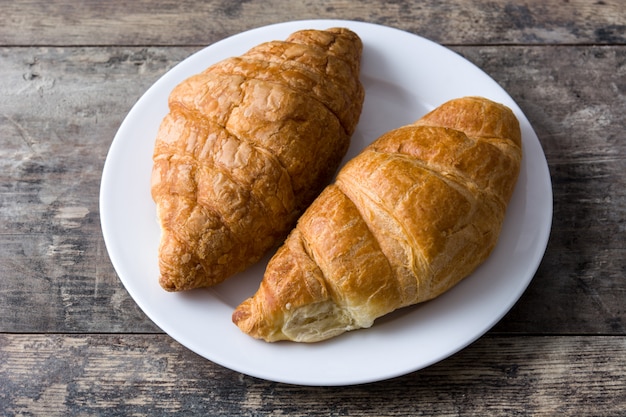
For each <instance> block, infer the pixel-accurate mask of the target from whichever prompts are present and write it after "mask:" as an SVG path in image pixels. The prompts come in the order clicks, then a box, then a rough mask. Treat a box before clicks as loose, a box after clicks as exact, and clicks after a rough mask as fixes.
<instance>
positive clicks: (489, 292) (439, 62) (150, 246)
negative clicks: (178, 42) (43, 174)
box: [100, 20, 552, 385]
mask: <svg viewBox="0 0 626 417" xmlns="http://www.w3.org/2000/svg"><path fill="white" fill-rule="evenodd" d="M333 26H344V27H348V28H350V29H352V30H353V31H355V32H356V33H358V34H359V36H360V37H361V39H362V40H363V44H364V51H363V60H362V77H361V78H362V82H363V84H364V86H365V89H366V99H365V104H364V109H363V113H362V115H361V119H360V123H359V126H358V128H357V131H356V133H355V134H354V136H353V139H352V145H351V148H350V150H349V152H348V155H347V156H346V159H347V158H351V157H353V156H354V155H356V154H357V153H358V152H359V151H360V150H361V149H362V148H363V147H364V146H365V145H366V144H368V143H369V142H371V141H372V140H374V139H376V138H377V137H378V136H379V135H380V134H382V133H383V132H385V131H388V130H390V129H393V128H396V127H399V126H402V125H404V124H407V123H410V122H413V121H414V120H416V119H418V118H419V117H421V116H422V115H423V114H424V113H426V112H427V111H428V110H431V109H432V108H434V107H436V106H438V105H439V104H441V103H443V102H444V101H447V100H449V99H452V98H456V97H461V96H467V95H480V96H484V97H488V98H490V99H492V100H495V101H498V102H501V103H504V104H506V105H507V106H509V107H510V108H511V109H512V110H513V111H514V112H515V114H516V115H517V117H518V118H519V120H520V123H521V128H522V135H523V152H524V159H523V163H522V168H521V174H520V178H519V181H518V184H517V186H516V189H515V193H514V195H513V198H512V201H511V203H510V206H509V210H508V212H507V216H506V219H505V223H504V226H503V229H502V234H501V237H500V240H499V242H498V245H497V247H496V248H495V250H494V252H493V253H492V255H491V257H490V258H489V259H488V260H487V262H485V263H484V264H483V265H482V266H481V267H480V268H479V269H478V270H477V271H475V273H474V274H472V275H471V276H470V277H468V278H466V279H465V280H464V281H462V282H461V283H460V284H459V285H457V286H456V287H454V288H453V289H452V290H450V291H449V292H447V293H445V294H444V295H442V296H441V297H439V298H437V299H435V300H433V301H430V302H427V303H424V304H421V305H418V306H414V307H409V308H405V309H402V310H400V311H397V312H394V313H392V314H390V315H389V316H386V317H384V318H381V319H379V320H378V321H377V322H376V323H375V324H374V326H373V327H372V328H370V329H365V330H358V331H353V332H349V333H346V334H344V335H341V336H339V337H337V338H335V339H332V340H329V341H325V342H321V343H315V344H296V343H290V342H280V343H274V344H269V343H265V342H262V341H258V340H254V339H252V338H251V337H249V336H247V335H245V334H243V333H241V332H240V330H239V329H238V328H237V327H236V326H235V325H234V324H232V322H231V314H232V311H233V310H234V308H235V307H236V306H237V305H238V304H239V303H240V302H241V301H243V300H244V299H245V298H247V297H249V296H251V295H252V294H253V293H254V292H255V291H256V289H257V287H258V285H259V282H260V280H261V277H262V275H263V271H264V268H265V264H266V262H267V258H266V259H265V261H264V262H261V263H259V264H258V265H256V266H255V267H253V268H251V269H250V270H248V271H246V272H244V273H242V274H240V275H238V276H236V277H233V278H231V279H230V280H228V281H226V282H224V283H223V284H220V285H219V286H217V287H215V288H212V289H201V290H194V291H190V292H185V293H168V292H165V291H164V290H162V289H161V288H160V287H159V284H158V282H157V276H158V266H157V246H158V241H159V227H158V224H157V221H156V212H155V204H154V203H153V201H152V199H151V197H150V172H151V168H152V160H151V158H152V150H153V145H154V139H155V137H156V133H157V129H158V126H159V123H160V122H161V119H162V118H163V116H165V114H166V112H167V97H168V95H169V93H170V91H171V90H172V88H173V87H174V86H175V85H177V84H178V83H179V82H181V81H182V80H183V79H185V78H187V77H188V76H190V75H193V74H195V73H197V72H200V71H202V70H203V69H204V68H206V67H207V66H209V65H210V64H212V63H214V62H216V61H218V60H221V59H224V58H227V57H229V56H233V55H239V54H241V53H243V52H245V51H247V50H248V49H249V48H251V47H253V46H254V45H256V44H258V43H260V42H262V41H269V40H274V39H284V38H286V37H287V36H288V35H289V34H290V33H292V32H294V31H296V30H299V29H305V28H318V29H325V28H329V27H333ZM100 210H101V211H100V214H101V222H102V230H103V234H104V239H105V242H106V246H107V250H108V252H109V256H110V258H111V261H112V263H113V265H114V267H115V270H116V272H117V274H118V275H119V277H120V279H121V281H122V282H123V284H124V286H125V287H126V289H127V290H128V292H129V293H130V295H131V296H132V297H133V299H134V300H135V301H136V302H137V304H138V305H139V306H140V308H141V309H142V310H143V311H144V312H145V313H146V314H147V315H148V317H150V319H151V320H153V321H154V322H155V323H156V324H157V325H158V326H159V327H160V328H161V329H163V331H165V332H166V333H167V334H169V335H170V336H171V337H173V338H174V339H175V340H177V341H178V342H180V343H181V344H182V345H184V346H186V347H187V348H189V349H191V350H192V351H194V352H196V353H198V354H199V355H202V356H203V357H205V358H206V359H209V360H211V361H213V362H215V363H218V364H220V365H222V366H225V367H228V368H230V369H233V370H235V371H238V372H242V373H244V374H247V375H251V376H255V377H259V378H264V379H267V380H272V381H277V382H285V383H291V384H301V385H348V384H358V383H365V382H372V381H378V380H383V379H387V378H391V377H395V376H399V375H402V374H406V373H409V372H412V371H416V370H419V369H421V368H424V367H426V366H429V365H431V364H433V363H435V362H438V361H440V360H442V359H445V358H446V357H448V356H450V355H452V354H453V353H455V352H457V351H459V350H460V349H462V348H464V347H466V346H467V345H468V344H470V343H471V342H473V341H474V340H476V339H477V338H479V337H480V336H481V335H483V334H484V333H485V332H486V331H487V330H489V329H490V328H491V327H492V326H493V325H494V324H495V323H496V322H498V320H500V319H501V318H502V316H503V315H504V314H505V313H506V312H507V311H509V309H510V308H511V307H512V306H513V304H514V303H515V302H516V301H517V300H518V299H519V297H520V296H521V294H522V293H523V292H524V290H525V289H526V287H527V286H528V284H529V282H530V281H531V279H532V277H533V275H534V274H535V272H536V269H537V267H538V265H539V263H540V261H541V258H542V256H543V254H544V251H545V248H546V244H547V241H548V236H549V233H550V226H551V220H552V189H551V182H550V175H549V171H548V167H547V163H546V159H545V156H544V154H543V151H542V149H541V145H540V143H539V140H538V139H537V136H536V134H535V133H534V131H533V129H532V127H531V126H530V124H529V122H528V120H527V118H526V117H525V116H524V114H523V113H522V111H521V110H520V108H519V107H518V106H517V104H516V103H515V102H514V101H513V100H512V99H511V97H510V96H509V95H508V94H507V93H506V92H505V91H504V90H503V89H502V88H501V87H500V86H499V85H498V84H497V83H496V82H495V81H494V80H492V79H491V78H490V77H489V76H488V75H486V74H485V73H484V72H482V71H481V70H480V69H478V68H477V67H476V66H474V65H473V64H471V63H470V62H468V61H467V60H465V59H464V58H462V57H460V56H459V55H457V54H456V53H454V52H452V51H450V50H448V49H446V48H444V47H442V46H440V45H437V44H435V43H433V42H431V41H428V40H426V39H423V38H421V37H419V36H415V35H412V34H409V33H406V32H403V31H400V30H396V29H392V28H388V27H384V26H378V25H374V24H368V23H362V22H353V21H337V20H330V21H329V20H313V21H296V22H288V23H281V24H276V25H271V26H266V27H262V28H258V29H254V30H250V31H248V32H244V33H241V34H238V35H235V36H232V37H230V38H227V39H224V40H222V41H220V42H217V43H215V44H213V45H211V46H209V47H207V48H205V49H203V50H201V51H199V52H197V53H196V54H194V55H192V56H190V57H189V58H187V59H186V60H184V61H183V62H181V63H180V64H178V65H177V66H176V67H174V68H173V69H172V70H170V71H169V72H168V73H166V74H165V75H164V76H163V77H162V78H161V79H159V80H158V81H157V82H156V83H155V84H154V85H153V86H152V87H151V88H150V89H149V90H148V91H147V92H146V93H145V94H144V95H143V96H142V97H141V99H140V100H139V101H138V102H137V103H136V105H135V106H134V107H133V108H132V110H131V111H130V112H129V114H128V116H127V117H126V119H125V120H124V122H123V123H122V125H121V126H120V128H119V131H118V132H117V135H116V136H115V138H114V140H113V143H112V145H111V148H110V151H109V154H108V156H107V160H106V163H105V166H104V171H103V175H102V183H101V192H100Z"/></svg>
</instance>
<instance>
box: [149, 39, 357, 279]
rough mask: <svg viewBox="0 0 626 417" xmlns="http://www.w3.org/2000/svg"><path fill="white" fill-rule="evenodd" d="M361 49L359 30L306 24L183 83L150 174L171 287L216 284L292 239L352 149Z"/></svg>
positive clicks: (163, 274) (162, 264) (163, 270)
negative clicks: (308, 27) (311, 27)
mask: <svg viewBox="0 0 626 417" xmlns="http://www.w3.org/2000/svg"><path fill="white" fill-rule="evenodd" d="M361 52H362V43H361V40H360V38H359V37H358V36H357V35H356V34H355V33H353V32H352V31H350V30H348V29H345V28H331V29H328V30H324V31H320V30H303V31H299V32H296V33H293V34H292V35H290V36H289V37H288V38H287V39H286V40H285V41H272V42H267V43H263V44H260V45H258V46H256V47H254V48H252V49H251V50H249V51H248V52H246V53H244V54H243V55H241V56H237V57H232V58H229V59H226V60H224V61H221V62H218V63H216V64H214V65H212V66H210V67H209V68H207V69H206V70H204V71H203V72H201V73H199V74H196V75H194V76H191V77H190V78H188V79H186V80H184V81H183V82H182V83H180V84H179V85H178V86H176V87H175V88H174V89H173V91H172V92H171V94H170V96H169V99H168V105H169V113H168V114H167V116H166V117H165V118H164V119H163V121H162V123H161V125H160V127H159V131H158V134H157V138H156V141H155V146H154V154H153V170H152V179H151V193H152V197H153V199H154V201H155V203H156V206H157V217H158V220H159V223H160V227H161V240H160V243H159V251H158V257H159V270H160V277H159V283H160V284H161V286H162V287H163V288H164V289H166V290H168V291H179V290H187V289H192V288H198V287H206V286H211V285H215V284H217V283H219V282H221V281H223V280H225V279H226V278H228V277H230V276H232V275H234V274H236V273H237V272H240V271H242V270H243V269H245V268H246V267H248V266H250V265H251V264H253V263H255V262H257V261H258V260H259V259H260V258H261V257H262V256H263V255H264V254H265V253H266V252H267V251H268V250H269V249H270V248H272V247H276V246H278V245H279V244H280V243H282V241H283V240H284V238H285V237H286V236H287V234H288V233H289V231H290V230H291V229H292V228H293V227H294V225H295V222H296V221H297V219H298V217H299V216H300V215H301V214H302V212H303V211H304V209H305V208H306V207H307V206H308V205H309V204H310V203H311V202H312V200H313V199H314V198H315V197H316V196H317V195H318V194H319V193H320V192H321V190H322V189H323V188H324V186H326V185H327V184H328V183H329V182H330V180H331V179H332V176H333V175H334V174H335V172H336V170H337V168H338V166H339V163H340V162H341V160H342V158H343V157H344V155H345V153H346V151H347V149H348V146H349V142H350V137H351V135H352V133H353V132H354V130H355V127H356V124H357V122H358V119H359V117H360V113H361V108H362V105H363V100H364V90H363V86H362V85H361V82H360V80H359V71H360V57H361Z"/></svg>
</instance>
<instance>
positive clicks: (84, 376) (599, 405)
mask: <svg viewBox="0 0 626 417" xmlns="http://www.w3.org/2000/svg"><path fill="white" fill-rule="evenodd" d="M0 357H1V358H2V362H1V363H0V380H2V381H3V383H2V385H0V398H2V401H1V402H0V414H2V415H7V416H10V415H100V416H107V415H137V416H143V415H155V414H157V415H173V414H175V413H181V412H182V413H192V412H193V413H194V414H202V415H240V416H253V415H254V416H258V415H274V413H288V414H289V415H292V416H328V415H351V416H352V415H359V416H378V417H380V416H403V417H404V416H407V415H411V416H416V415H438V416H459V415H533V416H554V415H557V414H558V415H577V416H584V415H594V416H615V415H623V412H624V408H623V407H624V404H626V381H624V379H623V375H622V373H623V368H624V366H626V338H624V337H616V336H613V337H484V338H482V339H480V340H479V341H478V342H476V343H474V344H473V345H471V346H470V347H468V348H467V349H465V350H463V351H461V352H459V353H458V354H456V355H454V356H453V357H451V358H449V359H447V360H444V361H443V362H440V363H438V364H436V365H433V366H431V367H429V368H426V369H423V370H421V371H418V372H414V373H411V374H409V375H406V376H403V377H399V378H395V379H392V380H389V381H383V382H378V383H371V384H365V385H357V386H350V387H302V386H295V385H286V384H280V383H274V382H269V381H264V380H259V379H256V378H252V377H248V376H243V375H241V374H239V373H236V372H233V371H230V370H228V369H225V368H222V367H221V366H219V365H216V364H213V363H212V362H209V361H207V360H204V359H203V358H201V357H199V356H197V355H195V354H193V353H191V352H190V351H188V350H187V349H186V348H184V347H182V346H180V345H178V344H177V343H176V342H173V341H172V340H171V339H170V338H169V337H167V336H165V335H144V336H137V335H95V334H94V335H10V334H3V335H0Z"/></svg>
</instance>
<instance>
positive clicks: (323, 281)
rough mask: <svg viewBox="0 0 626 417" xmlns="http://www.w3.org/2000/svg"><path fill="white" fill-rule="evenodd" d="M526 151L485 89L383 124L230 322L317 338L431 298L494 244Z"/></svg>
mask: <svg viewBox="0 0 626 417" xmlns="http://www.w3.org/2000/svg"><path fill="white" fill-rule="evenodd" d="M521 157H522V151H521V132H520V127H519V123H518V120H517V119H516V117H515V115H514V114H513V112H512V111H511V110H510V109H508V108H507V107H505V106H503V105H501V104H498V103H495V102H492V101H490V100H487V99H484V98H480V97H464V98H460V99H456V100H451V101H449V102H447V103H444V104H443V105H441V106H440V107H438V108H436V109H435V110H433V111H432V112H430V113H429V114H427V115H426V116H424V117H423V118H421V119H420V120H418V121H417V122H415V123H413V124H411V125H408V126H404V127H401V128H399V129H395V130H393V131H390V132H388V133H386V134H384V135H382V136H381V137H380V138H378V139H377V140H376V141H374V142H373V143H372V144H371V145H370V146H368V147H367V148H366V149H364V150H363V151H362V152H361V153H360V154H359V155H358V156H356V157H355V158H354V159H352V160H351V161H349V162H348V164H346V166H344V167H343V168H342V169H341V170H340V172H339V173H338V176H337V179H336V181H335V183H334V184H332V185H329V186H328V187H327V188H326V189H325V190H324V191H323V192H322V194H321V195H320V196H319V197H318V198H317V199H316V200H315V201H314V202H313V203H312V205H311V206H310V207H309V208H308V210H307V211H306V212H305V213H304V214H303V215H302V217H301V218H300V220H299V221H298V224H297V227H296V228H295V229H294V230H293V231H292V232H291V234H290V235H289V237H288V238H287V240H286V242H285V244H284V245H283V246H282V247H281V248H280V249H279V250H278V252H277V253H276V255H275V256H274V257H273V258H272V259H271V260H270V262H269V264H268V266H267V270H266V272H265V275H264V277H263V280H262V282H261V284H260V287H259V289H258V291H257V292H256V294H254V296H252V297H251V298H249V299H247V300H246V301H244V302H243V303H242V304H241V305H240V306H239V307H237V309H236V310H235V312H234V313H233V321H234V322H235V324H237V325H238V326H239V327H240V328H241V330H243V331H244V332H246V333H248V334H250V335H251V336H253V337H256V338H260V339H264V340H266V341H277V340H294V341H302V342H315V341H319V340H324V339H328V338H330V337H333V336H336V335H338V334H341V333H343V332H345V331H349V330H353V329H358V328H366V327H370V326H371V325H372V324H373V322H374V320H375V319H376V318H378V317H381V316H383V315H385V314H387V313H389V312H391V311H394V310H396V309H398V308H401V307H405V306H409V305H413V304H416V303H420V302H423V301H426V300H430V299H432V298H435V297H437V296H438V295H440V294H442V293H444V292H445V291H447V290H448V289H450V288H451V287H453V286H454V285H455V284H457V283H458V282H459V281H460V280H462V279H463V278H465V277H467V276H468V275H469V274H471V272H472V271H473V270H474V269H475V268H476V267H477V266H478V265H480V264H481V263H482V262H483V261H484V260H485V259H487V257H488V256H489V254H490V253H491V251H492V250H493V248H494V246H495V244H496V242H497V240H498V235H499V233H500V229H501V226H502V222H503V219H504V216H505V212H506V208H507V204H508V202H509V199H510V197H511V195H512V193H513V189H514V186H515V183H516V181H517V177H518V174H519V168H520V161H521Z"/></svg>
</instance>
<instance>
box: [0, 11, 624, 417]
mask: <svg viewBox="0 0 626 417" xmlns="http://www.w3.org/2000/svg"><path fill="white" fill-rule="evenodd" d="M0 10H1V12H0V278H1V279H0V415H8V416H12V415H155V414H156V415H167V414H174V413H175V412H178V411H187V412H192V411H195V412H196V413H198V414H204V415H221V414H223V415H377V416H383V415H493V414H496V415H516V414H517V415H557V414H565V415H599V416H602V415H606V416H615V415H626V412H624V409H625V408H626V388H625V385H624V384H625V382H624V381H625V380H626V357H625V353H624V352H625V351H626V349H625V348H626V311H625V309H624V305H625V304H626V303H625V301H626V234H625V232H626V137H625V135H626V134H625V133H624V132H625V131H626V129H625V128H626V122H625V119H624V114H626V7H624V4H623V2H622V1H620V0H614V1H608V0H604V1H598V2H587V1H584V0H569V1H567V0H565V1H549V2H544V1H539V0H531V1H526V2H523V3H517V2H512V1H506V0H495V1H489V2H483V1H481V2H466V1H464V0H454V1H452V0H451V1H434V0H433V1H430V0H429V1H424V2H420V1H394V2H381V1H373V0H366V1H347V0H345V1H331V0H322V1H319V2H303V3H301V2H281V1H278V0H268V1H266V2H244V1H208V2H192V1H164V0H160V1H148V0H142V1H137V2H115V1H111V2H100V1H84V2H73V1H72V2H70V1H33V2H9V1H1V2H0ZM308 18H340V19H355V20H364V21H369V22H374V23H381V24H386V25H390V26H394V27H397V28H400V29H404V30H407V31H410V32H413V33H417V34H419V35H422V36H425V37H427V38H430V39H433V40H435V41H437V42H440V43H443V44H446V45H449V46H450V47H451V48H452V49H453V50H455V51H456V52H458V53H460V54H461V55H463V56H465V57H466V58H467V59H469V60H470V61H472V62H474V63H475V64H477V65H478V66H479V67H481V68H482V69H483V70H485V71H486V72H487V73H488V74H489V75H490V76H492V77H493V78H494V79H495V80H496V81H497V82H499V83H500V84H501V85H502V86H503V87H504V88H505V89H506V90H507V91H508V92H509V93H510V94H511V96H512V97H513V98H514V99H515V100H516V102H517V103H518V104H519V105H520V107H521V108H522V109H523V111H524V112H525V113H526V115H527V116H528V118H529V120H530V122H531V124H532V125H533V127H534V128H535V131H536V132H537V134H538V136H539V139H540V141H541V143H542V145H543V148H544V151H545V153H546V157H547V160H548V163H549V167H550V172H551V175H552V181H553V191H554V220H553V229H552V234H551V238H550V242H549V245H548V249H547V252H546V255H545V257H544V260H543V262H542V264H541V266H540V267H539V270H538V272H537V275H536V276H535V278H534V280H533V282H532V283H531V285H530V287H529V289H528V290H527V291H526V293H525V294H524V296H523V297H522V299H521V300H520V301H519V302H518V303H517V305H516V306H515V307H514V308H513V310H512V311H511V312H510V313H509V314H508V315H507V316H506V317H505V318H504V319H503V320H502V321H501V322H500V323H499V324H498V325H497V326H496V327H495V328H494V329H493V331H492V332H491V333H490V334H489V335H487V336H486V337H484V338H482V339H481V340H479V341H478V342H477V343H475V344H474V345H472V346H471V347H470V348H468V349H466V350H464V351H462V352H460V353H459V354H457V355H455V356H454V357H452V358H450V359H448V360H446V361H444V362H442V363H440V364H437V365H435V366H433V367H430V368H428V369H425V370H422V371H420V372H417V373H414V374H411V375H407V376H405V377H402V378H397V379H395V380H392V381H386V382H381V383H377V384H369V385H364V386H357V387H345V388H340V389H337V388H333V389H324V388H315V389H313V388H303V387H292V386H287V385H282V384H275V383H270V382H266V381H260V380H257V379H254V378H250V377H244V376H241V375H239V374H237V373H235V372H232V371H229V370H226V369H224V368H221V367H220V366H218V365H215V364H212V363H210V362H208V361H206V360H204V359H202V358H199V357H198V356H196V355H194V354H193V353H191V352H189V351H188V350H186V349H185V348H184V347H182V346H180V345H178V344H177V343H176V342H174V341H172V340H171V339H170V338H169V337H168V336H167V335H164V334H162V333H161V332H160V330H159V329H158V328H157V327H156V326H155V325H154V324H153V323H152V322H150V320H149V319H147V318H146V317H145V315H144V314H143V313H142V312H141V311H140V309H139V308H138V307H137V306H136V304H135V303H134V301H133V300H132V299H131V298H130V297H129V295H128V293H127V292H126V291H125V289H124V288H123V286H122V284H121V283H120V281H119V280H118V278H117V276H116V274H115V271H114V270H113V268H112V266H111V264H110V261H109V259H108V256H107V253H106V249H105V247H104V243H103V240H102V236H101V232H100V224H99V211H98V193H99V186H100V175H101V170H102V167H103V164H104V160H105V158H106V153H107V151H108V148H109V146H110V144H111V141H112V139H113V136H114V135H115V132H116V130H117V128H118V127H119V125H120V123H121V122H122V120H123V119H124V117H125V116H126V114H127V112H128V110H129V109H130V108H131V107H132V105H133V104H134V103H135V101H136V100H137V99H138V98H139V97H140V96H141V95H142V94H143V93H144V92H145V90H146V89H147V88H148V87H149V86H150V85H151V84H152V83H153V82H154V81H156V79H158V78H159V77H160V76H161V75H162V74H164V73H165V72H166V71H167V70H168V69H170V68H171V67H172V66H174V65H175V64H177V63H178V62H180V61H181V60H182V59H184V58H185V57H187V56H189V55H190V54H192V53H193V52H195V51H197V50H198V49H199V48H201V47H202V46H204V45H207V44H209V43H211V42H214V41H217V40H219V39H222V38H223V37H225V36H229V35H231V34H234V33H238V32H240V31H242V30H246V29H250V28H253V27H257V26H261V25H264V24H269V23H274V22H280V21H286V20H294V19H308Z"/></svg>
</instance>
